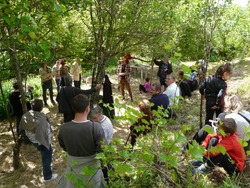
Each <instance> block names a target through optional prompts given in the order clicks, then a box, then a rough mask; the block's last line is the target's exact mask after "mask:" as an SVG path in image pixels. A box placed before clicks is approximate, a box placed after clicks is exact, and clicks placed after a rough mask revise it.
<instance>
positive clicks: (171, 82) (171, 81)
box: [163, 74, 181, 106]
mask: <svg viewBox="0 0 250 188" xmlns="http://www.w3.org/2000/svg"><path fill="white" fill-rule="evenodd" d="M165 82H166V85H167V86H168V87H167V89H166V90H165V91H164V92H163V93H164V94H165V95H167V96H168V98H169V106H173V105H174V104H175V103H178V102H179V98H178V97H180V95H181V94H180V88H179V86H178V85H177V84H176V83H175V77H174V75H173V74H168V75H167V77H166V81H165Z"/></svg>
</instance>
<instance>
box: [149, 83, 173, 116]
mask: <svg viewBox="0 0 250 188" xmlns="http://www.w3.org/2000/svg"><path fill="white" fill-rule="evenodd" d="M151 94H152V97H151V99H149V102H150V103H152V106H151V111H152V112H153V111H154V110H155V111H157V110H158V108H159V107H162V108H163V110H167V109H168V106H169V98H168V96H167V95H166V94H163V93H162V92H161V84H160V83H159V82H155V83H152V84H151ZM165 117H166V118H167V117H168V115H167V114H166V116H165Z"/></svg>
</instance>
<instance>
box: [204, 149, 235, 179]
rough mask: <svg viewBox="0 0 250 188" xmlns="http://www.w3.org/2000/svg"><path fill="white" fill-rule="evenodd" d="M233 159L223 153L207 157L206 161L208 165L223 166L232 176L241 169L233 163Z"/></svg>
mask: <svg viewBox="0 0 250 188" xmlns="http://www.w3.org/2000/svg"><path fill="white" fill-rule="evenodd" d="M231 161H233V160H232V159H231V157H230V156H229V155H228V154H227V153H225V154H224V155H223V154H222V153H221V154H219V155H217V156H215V157H210V158H209V159H206V163H207V165H208V166H210V167H213V166H214V165H216V166H220V167H223V168H224V170H225V171H226V172H227V173H228V174H229V175H230V176H232V175H233V174H234V173H236V174H238V173H239V171H238V170H237V168H236V166H235V164H233V163H232V162H231Z"/></svg>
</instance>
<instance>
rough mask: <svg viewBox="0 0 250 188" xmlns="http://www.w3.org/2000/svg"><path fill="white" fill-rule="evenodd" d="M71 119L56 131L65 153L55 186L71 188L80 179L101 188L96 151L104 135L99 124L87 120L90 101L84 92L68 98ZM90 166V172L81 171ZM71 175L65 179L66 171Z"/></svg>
mask: <svg viewBox="0 0 250 188" xmlns="http://www.w3.org/2000/svg"><path fill="white" fill-rule="evenodd" d="M71 104H72V109H73V110H74V112H75V117H74V120H72V121H71V122H67V123H64V124H62V125H61V127H60V129H59V133H58V141H59V145H60V146H61V147H62V148H63V150H64V151H66V152H67V153H68V156H67V167H66V169H65V172H64V174H63V175H62V177H61V179H60V180H59V183H58V185H57V188H74V187H76V184H77V182H78V181H79V180H80V181H81V183H82V184H83V187H95V188H100V187H105V181H104V178H103V173H102V170H101V162H100V160H99V159H96V154H97V153H99V152H102V148H101V143H102V142H103V141H104V140H105V135H104V131H103V128H102V126H101V125H100V123H95V122H92V121H89V120H88V119H87V117H88V114H89V111H90V102H89V99H88V97H87V96H86V95H83V94H79V95H77V96H75V97H74V98H73V100H72V103H71ZM86 167H88V168H89V167H90V168H91V172H92V171H93V174H92V173H91V174H89V173H88V174H85V173H83V171H82V169H84V168H86ZM72 173H73V174H74V177H75V178H73V179H72V178H68V177H67V175H68V174H72Z"/></svg>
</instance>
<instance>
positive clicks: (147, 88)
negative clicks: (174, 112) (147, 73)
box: [139, 78, 150, 93]
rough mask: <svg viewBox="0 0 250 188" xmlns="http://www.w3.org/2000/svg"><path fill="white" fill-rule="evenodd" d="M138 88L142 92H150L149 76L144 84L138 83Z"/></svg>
mask: <svg viewBox="0 0 250 188" xmlns="http://www.w3.org/2000/svg"><path fill="white" fill-rule="evenodd" d="M139 90H140V93H142V92H144V93H148V92H150V81H149V78H146V79H145V82H144V85H142V84H140V85H139Z"/></svg>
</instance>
